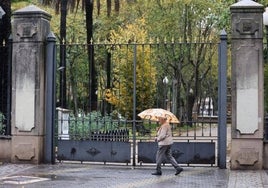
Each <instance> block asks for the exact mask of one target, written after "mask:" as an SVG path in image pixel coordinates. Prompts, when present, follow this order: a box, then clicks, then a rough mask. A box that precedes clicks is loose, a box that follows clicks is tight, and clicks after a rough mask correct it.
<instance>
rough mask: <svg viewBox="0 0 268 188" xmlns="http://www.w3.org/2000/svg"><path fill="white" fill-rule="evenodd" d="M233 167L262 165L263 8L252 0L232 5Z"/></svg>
mask: <svg viewBox="0 0 268 188" xmlns="http://www.w3.org/2000/svg"><path fill="white" fill-rule="evenodd" d="M230 9H231V14H232V135H231V139H232V140H231V156H230V157H231V169H262V166H263V159H262V157H263V125H264V104H263V25H262V24H263V22H262V19H263V17H262V16H263V10H264V7H263V6H262V5H261V4H258V3H256V2H254V1H251V0H242V1H239V2H238V3H235V4H233V5H231V8H230Z"/></svg>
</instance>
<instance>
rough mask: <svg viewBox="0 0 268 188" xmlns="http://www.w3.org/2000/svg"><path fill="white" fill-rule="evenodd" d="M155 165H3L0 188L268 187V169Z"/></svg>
mask: <svg viewBox="0 0 268 188" xmlns="http://www.w3.org/2000/svg"><path fill="white" fill-rule="evenodd" d="M153 171H154V166H137V167H135V168H134V167H132V166H118V165H96V164H80V163H79V164H78V163H77V164H74V163H58V164H55V165H18V164H2V165H0V188H39V187H53V188H54V187H57V188H63V187H64V188H76V187H77V188H78V187H79V188H83V187H87V188H88V187H90V188H95V187H96V188H100V187H101V188H149V187H151V188H158V187H159V188H160V187H161V188H162V187H169V188H173V187H174V188H175V187H185V188H199V187H204V188H214V187H217V188H226V187H228V188H251V187H252V188H253V187H254V188H262V187H263V188H268V175H267V173H266V171H264V170H260V171H230V170H229V169H219V168H217V167H184V171H183V172H182V173H181V174H180V175H178V176H175V175H174V172H175V171H174V169H173V168H172V167H171V166H164V167H163V175H162V176H153V175H151V173H152V172H153Z"/></svg>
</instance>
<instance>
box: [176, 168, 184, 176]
mask: <svg viewBox="0 0 268 188" xmlns="http://www.w3.org/2000/svg"><path fill="white" fill-rule="evenodd" d="M182 171H183V168H178V169H177V171H176V173H175V175H178V174H180V173H181V172H182Z"/></svg>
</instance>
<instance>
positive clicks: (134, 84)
mask: <svg viewBox="0 0 268 188" xmlns="http://www.w3.org/2000/svg"><path fill="white" fill-rule="evenodd" d="M136 55H137V45H136V44H134V55H133V125H132V131H133V164H132V165H133V166H136V63H137V57H136Z"/></svg>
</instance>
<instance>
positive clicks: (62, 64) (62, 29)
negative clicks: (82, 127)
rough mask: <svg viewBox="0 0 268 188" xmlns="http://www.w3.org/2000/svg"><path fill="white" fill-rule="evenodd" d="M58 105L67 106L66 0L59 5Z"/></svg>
mask: <svg viewBox="0 0 268 188" xmlns="http://www.w3.org/2000/svg"><path fill="white" fill-rule="evenodd" d="M60 12H61V17H60V44H61V45H60V67H61V70H60V106H61V107H62V108H67V101H66V45H65V43H66V17H67V0H62V1H61V7H60Z"/></svg>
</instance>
